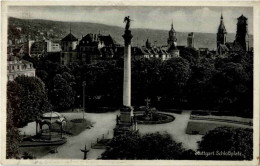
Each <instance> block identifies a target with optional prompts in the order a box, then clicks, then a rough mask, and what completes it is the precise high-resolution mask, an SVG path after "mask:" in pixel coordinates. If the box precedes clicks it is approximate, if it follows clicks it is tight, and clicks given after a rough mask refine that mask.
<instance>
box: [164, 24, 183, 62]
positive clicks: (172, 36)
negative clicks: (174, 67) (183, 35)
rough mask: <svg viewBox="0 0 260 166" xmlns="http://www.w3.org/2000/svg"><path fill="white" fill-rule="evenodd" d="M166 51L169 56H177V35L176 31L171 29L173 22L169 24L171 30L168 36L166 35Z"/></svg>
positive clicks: (178, 52) (178, 53)
mask: <svg viewBox="0 0 260 166" xmlns="http://www.w3.org/2000/svg"><path fill="white" fill-rule="evenodd" d="M167 43H168V53H169V57H167V59H169V58H174V57H179V55H180V51H179V50H178V49H177V37H176V31H175V30H174V29H173V22H172V26H171V30H170V31H169V37H168V41H167Z"/></svg>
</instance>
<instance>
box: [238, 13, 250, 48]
mask: <svg viewBox="0 0 260 166" xmlns="http://www.w3.org/2000/svg"><path fill="white" fill-rule="evenodd" d="M246 37H247V18H246V17H245V16H243V14H242V15H241V16H240V17H238V18H237V34H236V40H235V42H237V43H239V44H240V46H241V47H242V49H243V50H244V51H246V50H247V49H246V48H247V41H246Z"/></svg>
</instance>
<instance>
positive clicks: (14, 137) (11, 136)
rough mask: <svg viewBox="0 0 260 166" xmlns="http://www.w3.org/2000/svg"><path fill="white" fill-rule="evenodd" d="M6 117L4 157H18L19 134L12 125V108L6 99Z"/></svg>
mask: <svg viewBox="0 0 260 166" xmlns="http://www.w3.org/2000/svg"><path fill="white" fill-rule="evenodd" d="M6 113H7V119H6V158H8V159H11V158H17V157H19V142H20V140H21V139H20V136H19V131H18V129H17V127H16V126H14V122H13V120H14V117H13V109H12V108H11V104H10V102H9V101H7V112H6Z"/></svg>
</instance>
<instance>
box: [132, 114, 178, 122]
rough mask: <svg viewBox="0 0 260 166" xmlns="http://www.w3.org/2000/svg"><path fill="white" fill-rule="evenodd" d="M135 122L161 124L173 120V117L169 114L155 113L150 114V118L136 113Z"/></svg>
mask: <svg viewBox="0 0 260 166" xmlns="http://www.w3.org/2000/svg"><path fill="white" fill-rule="evenodd" d="M136 118H137V123H138V124H163V123H169V122H172V121H174V120H175V117H174V116H172V115H169V114H164V113H155V114H153V116H152V120H150V119H146V116H144V115H137V116H136Z"/></svg>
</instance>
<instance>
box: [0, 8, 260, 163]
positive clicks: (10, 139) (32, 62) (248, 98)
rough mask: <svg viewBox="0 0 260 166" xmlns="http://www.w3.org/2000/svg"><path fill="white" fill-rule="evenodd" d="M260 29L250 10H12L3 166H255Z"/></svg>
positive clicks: (9, 11)
mask: <svg viewBox="0 0 260 166" xmlns="http://www.w3.org/2000/svg"><path fill="white" fill-rule="evenodd" d="M254 17H255V14H254V7H253V6H252V5H251V6H250V5H249V6H246V5H245V6H235V5H231V6H226V5H223V6H212V5H208V6H207V5H206V6H187V5H183V6H171V5H168V6H167V5H165V6H161V5H160V6H156V5H150V6H149V5H147V6H138V5H136V6H131V5H129V6H127V5H121V6H120V5H118V6H109V5H108V6H107V5H103V6H102V5H101V6H100V5H93V4H92V5H77V6H75V5H74V6H73V5H62V4H61V3H60V4H59V5H49V6H48V5H35V4H34V5H30V4H29V3H27V4H26V5H14V4H13V5H10V6H8V5H7V7H6V28H7V29H6V30H7V34H6V40H5V41H6V42H5V43H4V46H5V48H3V49H6V52H5V54H4V56H5V57H6V58H5V59H4V60H5V61H6V62H5V63H3V62H2V63H1V68H2V70H3V69H4V70H6V75H5V76H2V77H5V78H6V79H5V80H6V81H5V82H2V84H4V86H5V88H6V97H5V98H4V100H6V102H5V107H4V108H6V109H5V110H1V113H2V115H3V114H4V115H5V116H4V117H5V125H4V126H2V128H5V130H4V135H5V139H2V141H4V145H5V151H4V155H5V156H4V157H5V158H6V160H7V161H8V160H12V161H13V160H16V161H24V160H26V161H37V160H40V161H45V160H46V161H49V163H51V161H52V160H61V159H62V160H75V161H76V160H77V161H78V160H80V161H82V162H83V161H84V160H113V161H114V160H116V161H118V160H124V161H126V160H127V161H128V160H129V161H130V160H176V161H177V160H180V161H187V160H188V161H192V160H198V161H215V162H216V163H217V162H219V161H243V162H247V161H255V160H256V156H254V155H255V154H254V153H255V152H256V150H255V148H257V150H259V146H257V145H256V146H254V145H255V144H254V141H256V140H255V138H257V139H259V131H258V130H259V129H258V128H256V129H258V130H255V128H254V126H255V123H256V124H258V125H259V121H255V119H256V116H257V117H258V116H259V110H257V111H254V79H255V78H254V72H253V71H256V70H255V66H254V60H255V59H254V58H255V56H257V55H255V53H256V52H255V51H254V46H255V45H254V42H255V36H254V34H255V32H254V31H253V30H255V29H254V20H256V18H254ZM258 19H259V17H258ZM2 56H3V55H2ZM2 64H6V66H3V65H2ZM2 77H1V78H2ZM258 81H259V80H258ZM2 99H3V98H2ZM1 119H2V118H1ZM255 133H257V137H256V136H254V135H255ZM2 135H3V134H2ZM258 141H259V140H258ZM2 145H3V144H2ZM257 153H258V151H257ZM255 163H256V162H255Z"/></svg>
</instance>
